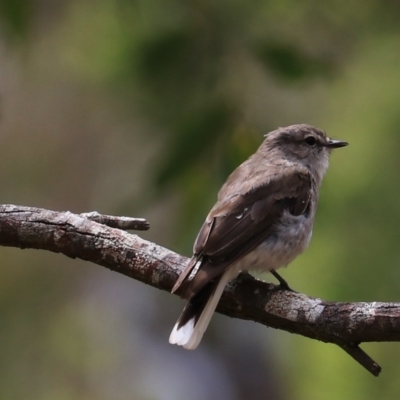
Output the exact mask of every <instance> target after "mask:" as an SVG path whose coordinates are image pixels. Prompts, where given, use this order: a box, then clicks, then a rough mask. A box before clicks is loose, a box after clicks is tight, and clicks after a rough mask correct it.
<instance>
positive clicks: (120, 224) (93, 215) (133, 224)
mask: <svg viewBox="0 0 400 400" xmlns="http://www.w3.org/2000/svg"><path fill="white" fill-rule="evenodd" d="M79 215H80V216H81V217H84V218H87V219H90V220H91V221H94V222H97V223H99V224H103V225H106V226H109V227H110V228H117V229H122V230H123V231H128V230H134V231H147V230H148V229H149V228H150V224H149V223H148V222H147V221H146V220H145V219H144V218H131V217H116V216H114V215H104V214H100V213H98V212H97V211H92V212H88V213H82V214H79Z"/></svg>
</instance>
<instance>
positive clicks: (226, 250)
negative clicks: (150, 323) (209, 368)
mask: <svg viewBox="0 0 400 400" xmlns="http://www.w3.org/2000/svg"><path fill="white" fill-rule="evenodd" d="M347 145H348V143H347V142H344V141H341V140H334V139H330V138H329V137H328V136H327V135H326V133H325V132H324V131H323V130H320V129H318V128H315V127H313V126H311V125H307V124H297V125H291V126H287V127H281V128H278V129H276V130H274V131H272V132H270V133H268V134H266V135H265V139H264V141H263V142H262V143H261V145H260V147H259V148H258V150H257V151H256V152H255V153H254V154H253V155H251V156H250V157H249V158H248V159H247V160H246V161H244V162H243V163H242V164H241V165H239V167H237V168H236V169H235V170H234V171H233V172H232V173H231V174H230V175H229V177H228V179H227V180H226V182H225V184H224V185H223V186H222V187H221V189H220V191H219V193H218V198H217V202H216V203H215V205H214V206H213V207H212V209H211V211H210V212H209V214H208V216H207V218H206V219H205V221H204V224H203V226H202V227H201V229H200V231H199V233H198V235H197V238H196V240H195V242H194V246H193V256H192V257H191V259H190V260H189V262H188V264H187V266H186V267H185V268H184V270H183V271H182V273H181V274H180V276H179V277H178V279H177V281H176V283H175V285H174V287H173V289H172V293H174V292H177V294H179V295H180V296H181V297H182V298H184V299H186V300H188V303H187V305H186V307H185V308H184V310H183V312H182V314H181V315H180V317H179V319H178V321H177V322H176V324H175V326H174V328H173V330H172V332H171V335H170V337H169V342H170V343H171V344H177V345H180V346H183V347H184V348H185V349H188V350H193V349H195V348H197V346H198V345H199V343H200V341H201V339H202V337H203V334H204V332H205V330H206V329H207V327H208V325H209V322H210V320H211V317H212V315H213V313H214V311H215V309H216V307H217V304H218V302H219V299H220V297H221V295H222V293H223V291H224V288H225V286H226V285H227V284H228V282H230V281H231V280H233V279H235V278H236V277H237V276H238V275H239V273H241V272H248V271H249V270H258V271H263V272H271V273H272V274H273V275H274V276H275V277H276V278H277V279H278V280H279V282H280V286H282V288H284V289H290V288H289V285H288V284H287V282H286V281H285V280H284V279H283V278H282V277H281V276H280V275H279V274H278V273H277V272H276V270H277V269H278V268H280V267H283V266H287V265H288V264H289V263H290V262H291V261H293V260H294V259H295V258H296V257H297V256H298V255H299V254H301V253H302V252H303V251H304V250H305V249H306V248H307V246H308V244H309V242H310V239H311V235H312V228H313V222H314V216H315V212H316V208H317V204H318V197H319V188H320V185H321V183H322V180H323V177H324V175H325V173H326V171H327V169H328V164H329V155H330V153H331V150H332V149H335V148H340V147H344V146H347Z"/></svg>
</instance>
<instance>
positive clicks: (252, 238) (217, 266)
mask: <svg viewBox="0 0 400 400" xmlns="http://www.w3.org/2000/svg"><path fill="white" fill-rule="evenodd" d="M312 190H313V179H312V177H311V175H310V174H309V173H308V172H307V171H299V170H298V169H294V168H293V169H289V168H288V169H285V173H284V174H278V175H276V176H274V177H272V179H270V180H268V181H267V182H265V184H264V185H259V186H257V187H254V188H252V189H250V190H248V191H247V192H246V193H238V194H234V195H232V196H231V197H229V196H228V198H227V199H220V200H219V201H218V202H217V203H216V205H215V206H214V207H213V209H212V210H211V211H210V213H209V215H208V217H207V219H206V221H205V222H204V224H203V226H202V228H201V229H200V232H199V234H198V236H197V239H196V241H195V244H194V255H193V257H192V259H191V260H190V262H189V264H188V265H187V267H186V268H185V270H184V271H183V272H182V274H181V275H180V277H179V278H178V281H177V282H176V284H175V286H174V289H173V291H175V290H177V289H178V288H179V287H180V286H181V285H182V284H183V283H184V282H185V284H184V285H182V291H183V297H192V296H193V295H194V294H196V293H197V292H198V291H199V290H200V289H201V288H202V287H204V286H205V285H206V284H207V283H208V282H210V281H211V280H213V279H214V278H215V277H217V276H219V275H220V274H222V272H223V271H224V270H225V269H226V268H227V267H228V266H229V265H230V264H232V263H233V262H234V261H236V260H238V259H239V258H240V257H243V256H244V255H246V254H247V253H249V252H250V251H251V250H253V249H254V248H256V247H257V246H258V245H259V244H260V243H261V242H262V241H263V240H265V238H266V237H268V236H269V235H271V234H272V233H273V230H274V223H275V222H276V221H277V220H278V219H279V218H280V216H281V215H282V213H283V211H284V210H285V209H287V210H289V212H290V213H291V214H293V215H301V214H303V213H305V212H306V210H307V208H308V205H309V202H310V197H311V194H312ZM195 267H196V269H197V271H194V272H195V276H194V277H193V278H192V279H190V280H188V279H187V277H188V276H190V273H191V272H192V271H193V269H194V268H195Z"/></svg>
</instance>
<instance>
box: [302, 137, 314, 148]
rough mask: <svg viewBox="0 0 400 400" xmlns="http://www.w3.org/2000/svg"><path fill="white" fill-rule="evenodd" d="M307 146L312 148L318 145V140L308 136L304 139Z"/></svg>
mask: <svg viewBox="0 0 400 400" xmlns="http://www.w3.org/2000/svg"><path fill="white" fill-rule="evenodd" d="M304 141H305V142H306V144H307V145H308V146H310V147H314V146H315V145H316V144H317V139H315V137H314V136H308V137H306V138H305V139H304Z"/></svg>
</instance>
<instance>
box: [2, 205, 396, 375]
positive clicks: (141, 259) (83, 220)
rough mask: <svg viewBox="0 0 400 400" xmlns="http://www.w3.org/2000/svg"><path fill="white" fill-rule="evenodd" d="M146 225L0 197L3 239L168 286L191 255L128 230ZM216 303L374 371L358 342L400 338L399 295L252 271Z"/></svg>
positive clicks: (8, 243) (375, 366)
mask: <svg viewBox="0 0 400 400" xmlns="http://www.w3.org/2000/svg"><path fill="white" fill-rule="evenodd" d="M96 221H98V222H96ZM147 228H148V224H147V222H146V221H145V220H143V219H136V218H127V217H113V216H102V215H101V214H98V213H86V214H79V215H78V214H73V213H70V212H68V211H67V212H56V211H50V210H44V209H39V208H33V207H22V206H15V205H0V245H2V246H11V247H18V248H21V249H23V248H32V249H42V250H49V251H52V252H56V253H62V254H64V255H66V256H68V257H71V258H80V259H82V260H86V261H91V262H93V263H96V264H99V265H101V266H103V267H107V268H109V269H111V270H113V271H117V272H120V273H122V274H124V275H127V276H129V277H131V278H133V279H136V280H139V281H141V282H143V283H146V284H149V285H151V286H153V287H155V288H158V289H162V290H166V291H170V290H171V289H172V286H173V284H174V282H175V281H176V279H177V277H178V275H179V273H180V271H181V270H182V269H183V267H184V266H185V264H186V263H187V261H188V259H187V258H186V257H184V256H181V255H179V254H177V253H174V252H173V251H171V250H168V249H166V248H164V247H161V246H158V245H156V244H154V243H151V242H149V241H146V240H143V239H141V238H140V237H139V236H137V235H134V234H130V233H128V232H126V231H124V230H123V229H142V230H143V229H147ZM217 311H218V312H220V313H222V314H225V315H228V316H230V317H234V318H241V319H248V320H252V321H256V322H258V323H261V324H263V325H266V326H269V327H272V328H276V329H282V330H285V331H287V332H291V333H296V334H299V335H302V336H306V337H308V338H311V339H316V340H320V341H323V342H326V343H334V344H336V345H338V346H340V347H341V348H342V349H344V350H345V351H346V352H347V353H348V354H349V355H351V356H352V357H353V358H354V359H355V360H356V361H358V362H359V363H360V364H361V365H362V366H364V367H365V368H366V369H367V370H368V371H370V372H371V373H372V374H373V375H375V376H378V375H379V373H380V370H381V368H380V366H379V365H378V364H377V363H376V362H375V361H373V360H372V359H371V358H370V357H369V356H368V355H367V354H366V353H365V352H364V351H363V350H362V349H361V348H360V347H359V344H360V343H362V342H382V341H400V303H379V302H373V303H341V302H328V301H324V300H321V299H317V298H312V297H308V296H306V295H304V294H301V293H297V292H292V291H287V290H282V289H280V288H279V286H275V285H272V284H269V283H265V282H262V281H260V280H257V279H255V278H253V277H251V276H250V275H248V274H242V275H240V276H239V278H238V279H237V280H235V281H233V282H232V283H230V284H229V285H228V286H227V288H226V289H225V292H224V294H223V296H222V298H221V301H220V303H219V305H218V308H217Z"/></svg>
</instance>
